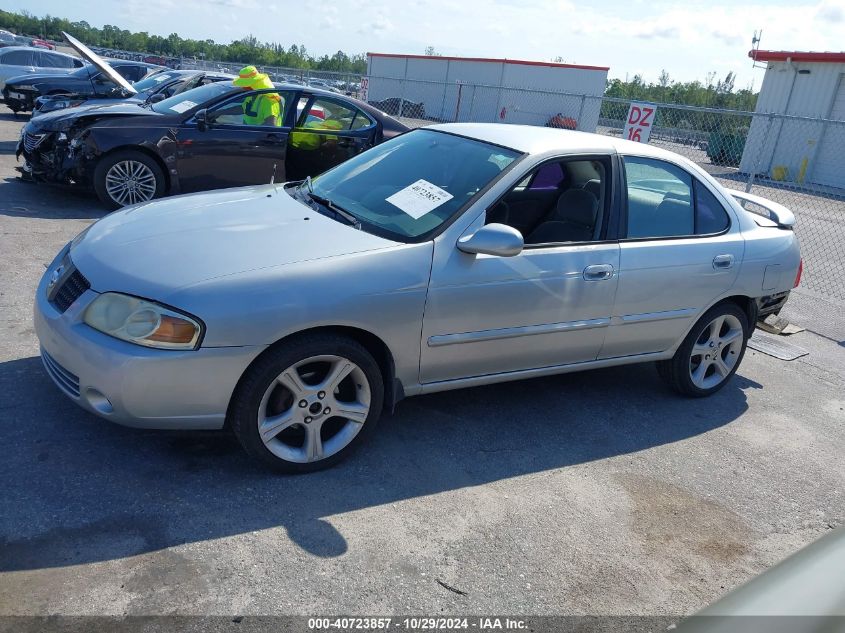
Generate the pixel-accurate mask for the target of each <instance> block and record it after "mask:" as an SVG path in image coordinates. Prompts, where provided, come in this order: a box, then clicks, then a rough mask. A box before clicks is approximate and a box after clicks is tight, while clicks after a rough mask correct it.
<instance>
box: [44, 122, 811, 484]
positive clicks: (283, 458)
mask: <svg viewBox="0 0 845 633" xmlns="http://www.w3.org/2000/svg"><path fill="white" fill-rule="evenodd" d="M740 202H742V204H740ZM743 205H747V207H748V208H747V209H746V207H744V206H743ZM752 211H756V212H752ZM793 224H794V218H793V216H792V214H791V213H790V212H789V210H787V209H785V208H783V207H782V206H779V205H777V204H775V203H772V202H769V201H767V200H764V199H762V198H757V197H755V196H749V195H746V194H742V193H740V192H733V191H729V190H726V189H725V188H723V187H722V186H721V185H719V183H717V182H716V181H715V180H714V179H713V178H711V177H710V176H709V175H708V174H707V173H706V172H705V171H703V170H702V169H701V168H699V167H698V166H696V165H695V164H693V163H691V162H689V161H687V160H685V159H684V158H682V157H680V156H678V155H675V154H672V153H670V152H666V151H662V150H660V149H657V148H654V147H650V146H648V145H642V144H637V143H631V142H628V141H621V140H616V139H612V138H609V137H605V136H597V135H592V134H584V133H579V132H570V131H564V130H556V129H548V128H536V127H524V126H511V125H493V124H490V125H487V124H451V125H437V126H432V127H429V128H425V129H419V130H415V131H412V132H409V133H407V134H404V135H402V136H399V137H397V138H395V139H392V140H390V141H388V142H386V143H384V144H382V145H379V146H377V147H375V148H373V149H370V150H369V151H367V152H364V153H363V154H361V155H359V156H356V157H354V158H352V159H350V160H349V161H347V162H346V163H344V164H342V165H340V166H338V167H335V168H334V169H332V170H330V171H328V172H326V173H324V174H322V175H321V176H319V177H317V178H315V179H313V181H312V180H310V179H308V180H306V181H303V182H298V183H287V184H276V185H273V184H270V185H265V186H255V187H247V188H240V189H229V190H225V191H217V192H211V193H202V194H195V195H189V196H180V197H174V198H169V199H166V200H161V201H156V202H152V203H147V204H144V205H141V206H136V207H130V208H127V209H125V210H122V211H120V212H117V213H114V214H112V215H109V216H107V217H105V218H104V219H102V220H100V221H99V222H97V223H96V224H94V225H92V226H91V227H90V228H89V229H88V230H86V231H85V232H83V233H82V234H80V235H79V236H77V237H76V238H75V239H74V240H73V241H72V242H71V243H69V244H68V245H67V246H66V247H65V248H64V249H63V250H62V251H61V252H60V253H59V254H58V255H57V256H56V258H55V260H54V261H53V262H52V263H51V264H50V266H49V267H48V269H47V271H46V273H45V275H44V277H43V279H42V281H41V284H40V285H39V287H38V290H37V293H36V301H35V325H36V330H37V333H38V337H39V339H40V341H41V346H42V358H43V361H44V366H45V367H46V369H47V372H48V373H49V374H50V376H51V377H52V378H53V380H54V381H55V383H56V384H57V385H58V386H59V388H60V389H61V390H62V391H64V392H65V393H66V394H67V395H68V396H69V397H71V398H72V399H73V400H74V401H76V402H77V403H78V404H79V405H80V406H82V407H84V408H85V409H87V410H89V411H91V412H92V413H95V414H97V415H100V416H102V417H104V418H106V419H108V420H112V421H114V422H118V423H120V424H126V425H130V426H136V427H145V428H162V429H164V428H167V429H219V428H223V427H224V426H228V427H231V429H233V430H234V432H235V433H236V434H237V436H238V438H239V439H240V441H241V443H242V444H243V446H244V448H245V449H246V450H247V451H248V452H249V453H250V454H251V455H252V456H254V457H255V458H257V459H259V460H261V461H263V462H265V463H267V464H269V465H270V466H272V467H275V468H277V469H280V470H282V471H287V472H301V471H310V470H314V469H317V468H321V467H325V466H328V465H331V464H333V463H335V462H337V461H338V460H339V459H341V458H343V457H344V456H345V455H347V454H348V453H349V452H350V451H351V450H353V449H354V448H355V447H356V446H357V445H358V444H360V443H361V442H362V441H363V440H364V439H365V438H366V436H368V435H369V434H371V433H372V432H373V431H374V430H375V428H376V423H377V421H378V419H379V417H380V416H381V414H382V412H383V411H385V410H393V408H394V407H395V406H396V404H397V403H398V402H399V401H400V400H401V399H402V398H404V397H406V396H413V395H417V394H422V393H431V392H435V391H441V390H445V389H456V388H460V387H467V386H471V385H481V384H489V383H495V382H499V381H506V380H515V379H522V378H529V377H533V376H542V375H548V374H557V373H563V372H570V371H578V370H582V369H593V368H597V367H607V366H612V365H621V364H627V363H642V362H647V361H654V362H656V364H657V368H658V370H659V373H660V375H661V376H662V377H663V378H664V379H665V380H666V382H667V383H668V385H669V386H670V387H671V388H672V389H674V390H675V391H677V392H679V393H681V394H684V395H687V396H707V395H710V394H712V393H714V392H716V391H717V390H719V389H720V388H722V387H723V386H724V385H725V383H726V382H727V381H728V380H729V379H730V378H731V376H732V375H733V374H734V373H735V372H736V370H737V368H738V367H739V364H740V362H741V360H742V357H743V354H744V352H745V347H746V341H747V340H748V337H749V336H750V335H751V333H752V331H753V328H754V324H755V323H756V322H757V319H758V318H759V317H760V315H763V314H767V313H772V312H777V311H778V310H780V308H781V307H782V306H783V304H784V302H785V301H786V299H787V297H788V295H789V292H790V290H791V289H792V288H793V287H794V286H795V285H797V283H798V280H799V278H800V270H801V259H800V254H799V249H798V243H797V240H796V238H795V235H794V233H793V231H792V227H793Z"/></svg>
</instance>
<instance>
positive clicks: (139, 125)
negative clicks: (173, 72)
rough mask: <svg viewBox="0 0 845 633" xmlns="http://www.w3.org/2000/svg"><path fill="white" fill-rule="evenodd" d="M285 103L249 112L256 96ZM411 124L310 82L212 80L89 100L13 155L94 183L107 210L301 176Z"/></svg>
mask: <svg viewBox="0 0 845 633" xmlns="http://www.w3.org/2000/svg"><path fill="white" fill-rule="evenodd" d="M265 95H266V96H267V97H268V98H272V99H274V100H275V101H276V102H277V103H278V104H279V106H280V107H279V116H277V117H275V119H274V120H273V121H260V122H258V123H256V122H255V121H254V119H250V118H248V117H247V115H248V113H249V108H250V107H251V106H250V105H249V104H250V103H251V101H250V99H255V98H257V97H259V96H265ZM406 130H407V128H406V127H405V126H404V125H403V124H402V123H400V122H399V121H396V120H395V119H393V118H391V117H390V116H388V115H386V114H384V113H383V112H381V111H380V110H377V109H376V108H373V107H372V106H370V105H368V104H366V103H364V102H362V101H358V100H357V99H352V98H350V97H345V96H342V95H338V94H335V93H331V92H326V91H322V90H315V89H312V88H308V87H305V86H293V85H285V84H275V85H274V87H273V88H272V89H264V90H249V91H248V90H243V89H241V88H236V87H234V86H232V84H231V83H229V82H221V83H213V84H209V85H206V86H202V87H199V88H194V89H193V90H189V91H187V92H183V93H181V94H178V95H175V96H173V97H170V98H168V99H165V100H163V101H160V102H158V103H146V104H144V105H143V106H139V105H138V104H137V103H132V104H116V105H110V106H102V107H90V106H83V107H81V108H71V109H68V110H59V111H57V112H51V113H49V114H45V115H43V116H40V117H38V118H36V119H34V120H32V121H30V122H29V123H28V124H27V125H26V126H25V127H24V129H23V131H22V133H21V138H20V141H19V143H18V146H17V151H16V155H17V156H18V157H20V156H23V158H24V160H25V162H24V165H23V166H22V167H20V168H19V170H20V171H21V173H22V177H24V178H25V179H31V180H35V181H37V182H48V183H56V184H65V185H73V186H77V187H84V188H89V189H93V190H94V191H95V192H96V193H97V196H98V197H99V198H100V200H101V201H102V202H103V203H104V204H105V205H106V206H108V207H109V208H118V207H122V206H127V205H131V204H137V203H140V202H146V201H148V200H151V199H153V198H158V197H161V196H164V195H168V194H176V193H184V192H192V191H204V190H208V189H219V188H224V187H235V186H240V185H249V184H258V183H264V182H271V181H272V180H276V181H278V182H282V181H286V180H300V179H303V178H305V177H306V176H313V175H317V174H319V173H321V172H323V171H325V170H327V169H329V168H330V167H333V166H334V165H337V164H339V163H341V162H343V161H345V160H346V159H348V158H350V157H352V156H355V155H356V154H358V153H360V152H362V151H364V150H366V149H368V148H369V147H372V146H374V145H376V144H378V143H381V142H382V141H384V140H386V139H389V138H392V137H394V136H396V135H398V134H401V133H403V132H405V131H406Z"/></svg>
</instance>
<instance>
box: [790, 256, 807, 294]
mask: <svg viewBox="0 0 845 633" xmlns="http://www.w3.org/2000/svg"><path fill="white" fill-rule="evenodd" d="M803 272H804V258H803V257H802V258H801V262H800V263H799V264H798V274H797V275H795V283H794V284H792V287H793V288H797V287H798V284H800V283H801V273H803Z"/></svg>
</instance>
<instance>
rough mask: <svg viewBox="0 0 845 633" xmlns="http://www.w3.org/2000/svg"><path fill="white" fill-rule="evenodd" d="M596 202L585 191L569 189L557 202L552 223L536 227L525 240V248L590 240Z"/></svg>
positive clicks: (544, 223)
mask: <svg viewBox="0 0 845 633" xmlns="http://www.w3.org/2000/svg"><path fill="white" fill-rule="evenodd" d="M598 207H599V201H598V200H597V199H596V197H595V196H594V195H593V194H592V193H590V192H589V191H586V190H584V189H568V190H566V191H564V192H563V193H562V194H561V196H560V198H558V200H557V206H556V207H555V212H554V215H553V216H552V219H551V220H547V221H546V222H543V223H542V224H540V225H539V226H537V227H536V228H535V229H534V230H533V231H531V233H529V235H528V238H527V239H526V240H525V241H526V242H527V243H528V244H545V243H547V242H585V241H588V240H591V239H593V229H594V228H595V226H596V215H597V213H598Z"/></svg>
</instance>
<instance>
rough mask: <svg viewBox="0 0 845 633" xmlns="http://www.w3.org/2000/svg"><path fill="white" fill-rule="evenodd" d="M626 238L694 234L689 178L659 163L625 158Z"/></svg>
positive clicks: (679, 169)
mask: <svg viewBox="0 0 845 633" xmlns="http://www.w3.org/2000/svg"><path fill="white" fill-rule="evenodd" d="M625 178H626V180H627V186H628V237H635V238H643V237H673V236H681V235H693V234H694V233H695V219H694V215H693V208H692V176H690V175H689V174H688V173H687V172H685V171H684V170H683V169H681V168H679V167H676V166H675V165H672V164H671V163H667V162H664V161H660V160H653V159H650V158H638V157H633V156H630V157H626V158H625Z"/></svg>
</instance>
